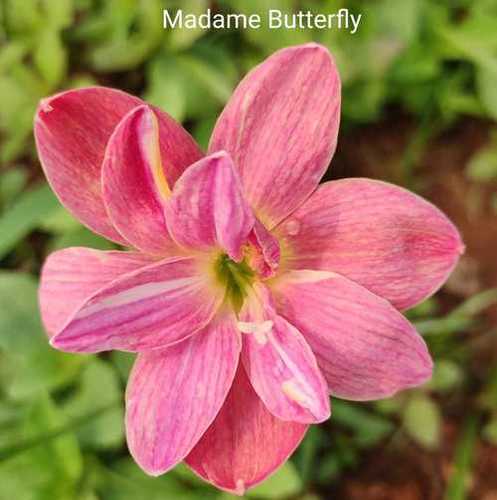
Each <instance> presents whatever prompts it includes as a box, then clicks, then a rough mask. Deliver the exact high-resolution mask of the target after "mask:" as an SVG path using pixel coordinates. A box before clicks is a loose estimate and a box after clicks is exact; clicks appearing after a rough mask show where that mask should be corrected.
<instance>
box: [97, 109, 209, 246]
mask: <svg viewBox="0 0 497 500" xmlns="http://www.w3.org/2000/svg"><path fill="white" fill-rule="evenodd" d="M200 157H201V152H200V150H199V149H198V148H197V146H196V145H195V143H194V142H193V139H192V138H191V137H190V136H189V135H188V134H187V133H186V131H185V130H183V128H181V126H179V125H178V124H177V123H176V122H175V121H174V120H173V119H172V118H170V117H169V116H168V115H166V114H164V113H161V112H159V111H157V110H155V111H153V110H152V109H151V108H150V107H148V106H140V107H138V108H135V109H134V110H132V111H131V112H130V113H128V114H127V115H126V116H125V117H124V118H123V119H122V120H121V122H120V123H119V125H118V126H117V127H116V129H115V130H114V133H113V134H112V136H111V138H110V140H109V142H108V145H107V150H106V153H105V159H104V163H103V167H102V182H103V194H104V201H105V204H106V206H107V209H108V212H109V215H110V218H111V220H112V222H113V223H114V225H115V227H116V228H117V229H118V230H119V232H120V233H121V234H122V235H124V236H125V237H126V239H127V240H128V241H129V242H130V243H132V245H133V246H135V247H136V248H139V249H140V250H143V251H145V252H149V253H152V254H154V253H155V254H157V253H163V252H164V251H166V252H167V251H169V250H170V248H171V246H174V243H173V242H172V240H171V238H170V236H169V233H168V230H167V227H166V222H165V218H164V208H163V204H164V203H165V202H166V200H167V199H168V197H169V196H170V188H172V186H173V184H174V182H175V181H176V179H177V178H178V176H179V175H180V174H181V173H182V172H183V170H184V169H185V168H186V167H187V166H188V165H190V164H192V163H194V162H195V161H197V160H198V159H199V158H200Z"/></svg>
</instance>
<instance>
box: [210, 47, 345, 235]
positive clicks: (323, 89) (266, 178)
mask: <svg viewBox="0 0 497 500" xmlns="http://www.w3.org/2000/svg"><path fill="white" fill-rule="evenodd" d="M339 120H340V79H339V76H338V72H337V69H336V67H335V64H334V62H333V60H332V58H331V56H330V53H329V52H328V50H327V49H326V48H324V47H323V46H321V45H317V44H314V43H311V44H307V45H301V46H296V47H290V48H287V49H283V50H280V51H278V52H276V53H275V54H273V55H272V56H271V57H269V58H268V59H267V60H266V61H265V62H263V63H262V64H261V65H259V66H257V67H256V68H255V69H254V70H252V71H251V72H250V73H249V74H248V75H247V76H246V77H245V78H244V79H243V81H242V82H241V83H240V85H239V86H238V88H237V89H236V90H235V93H234V94H233V96H232V97H231V100H230V101H229V102H228V104H227V106H226V108H225V109H224V111H223V113H222V114H221V116H220V118H219V120H218V122H217V124H216V126H215V129H214V132H213V135H212V139H211V143H210V146H209V151H210V152H214V151H218V150H222V149H223V150H226V151H228V153H230V155H231V156H232V158H233V161H234V163H235V165H236V166H237V167H238V168H239V170H240V177H241V179H242V184H243V187H244V193H245V195H246V197H247V199H248V201H249V203H250V204H251V205H252V207H253V208H254V210H255V212H256V214H257V217H258V218H259V219H260V220H261V221H262V222H263V223H264V224H265V226H266V227H267V228H268V229H271V228H272V227H273V226H275V225H276V224H277V223H278V222H279V221H281V220H282V219H283V218H284V217H285V216H287V215H288V214H289V213H291V212H292V211H293V210H294V209H295V208H296V207H297V206H298V205H299V204H300V203H301V202H303V201H304V200H305V199H306V198H307V197H308V196H309V195H310V194H311V193H312V191H314V189H315V188H316V186H317V185H318V182H319V180H320V179H321V177H322V176H323V174H324V172H325V171H326V168H327V167H328V164H329V162H330V160H331V157H332V155H333V153H334V151H335V147H336V141H337V134H338V124H339Z"/></svg>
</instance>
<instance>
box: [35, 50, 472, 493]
mask: <svg viewBox="0 0 497 500" xmlns="http://www.w3.org/2000/svg"><path fill="white" fill-rule="evenodd" d="M339 115H340V80H339V76H338V73H337V70H336V67H335V64H334V63H333V60H332V58H331V56H330V54H329V52H328V51H327V50H326V49H325V48H323V47H322V46H319V45H316V44H308V45H303V46H297V47H291V48H287V49H284V50H281V51H279V52H276V53H275V54H274V55H272V56H271V57H269V58H268V59H267V60H266V61H265V62H263V63H262V64H261V65H259V66H258V67H256V68H255V69H254V70H252V71H251V72H250V73H249V74H248V75H247V76H246V77H245V78H244V80H243V81H242V82H241V83H240V85H239V86H238V88H237V89H236V90H235V92H234V94H233V96H232V98H231V100H230V101H229V102H228V104H227V106H226V108H225V109H224V111H223V113H222V114H221V116H220V117H219V119H218V121H217V124H216V126H215V129H214V132H213V135H212V138H211V141H210V146H209V150H208V152H207V154H206V155H204V154H203V153H202V151H201V150H200V149H199V147H198V146H197V145H196V144H195V142H194V140H193V139H192V138H191V137H190V136H189V135H188V133H187V132H186V131H185V130H184V129H183V128H182V127H181V126H180V125H178V124H177V123H176V122H175V121H174V120H173V119H172V118H171V117H169V116H168V115H167V114H166V113H164V112H163V111H161V110H159V109H157V108H155V107H154V106H151V105H147V104H146V103H144V102H143V101H141V100H140V99H138V98H136V97H133V96H131V95H128V94H126V93H124V92H121V91H118V90H113V89H108V88H102V87H91V88H84V89H78V90H70V91H67V92H63V93H61V94H57V95H55V96H53V97H50V98H47V99H45V100H43V101H42V102H41V104H40V107H39V109H38V112H37V115H36V119H35V135H36V142H37V148H38V153H39V157H40V160H41V163H42V165H43V169H44V171H45V174H46V176H47V178H48V181H49V183H50V185H51V186H52V188H53V190H54V191H55V193H56V194H57V196H58V197H59V199H60V201H61V202H62V203H63V204H64V205H65V206H66V207H67V209H68V210H69V211H70V212H71V213H72V214H73V215H74V216H75V217H77V218H78V219H79V220H80V221H81V222H82V223H83V224H85V225H86V226H88V227H89V228H91V229H92V230H93V231H95V232H96V233H98V234H100V235H103V236H105V237H106V238H108V239H109V240H112V241H114V242H116V243H119V244H121V245H123V246H125V247H131V248H133V250H131V251H108V252H104V251H97V250H91V249H87V248H68V249H65V250H61V251H58V252H55V253H53V254H52V255H50V256H49V257H48V259H47V261H46V263H45V265H44V268H43V271H42V278H41V286H40V306H41V313H42V318H43V322H44V325H45V327H46V329H47V331H48V332H49V335H50V337H51V339H50V342H51V344H52V345H53V346H54V347H55V348H57V349H60V350H62V351H67V352H76V353H97V352H101V351H108V350H111V349H118V350H123V351H130V352H136V353H138V356H137V359H136V362H135V365H134V368H133V370H132V373H131V375H130V380H129V383H128V387H127V392H126V434H127V442H128V446H129V449H130V451H131V453H132V455H133V457H134V458H135V460H136V462H137V463H138V464H139V465H140V467H142V469H143V470H145V471H146V472H147V473H149V474H152V475H157V474H162V473H164V472H166V471H168V470H170V469H171V468H173V467H174V466H175V465H176V464H177V463H178V462H180V461H183V460H185V461H186V463H187V464H188V465H189V466H190V467H191V468H192V469H193V471H195V472H196V473H197V474H198V475H199V476H201V477H202V478H204V479H205V480H206V481H209V482H211V483H212V484H214V485H216V486H217V487H219V488H222V489H225V490H228V491H232V492H235V493H238V494H241V493H243V491H245V489H246V488H249V487H251V486H253V485H255V484H257V483H259V482H260V481H262V480H263V479H265V478H266V477H267V476H268V475H269V474H271V473H272V472H274V471H275V470H276V469H277V468H278V467H279V466H280V465H281V464H282V463H284V462H285V460H286V459H287V458H288V457H289V456H290V455H291V454H292V452H293V451H294V450H295V448H296V447H297V446H298V444H299V443H300V441H301V440H302V438H303V436H304V434H305V432H306V429H307V428H308V426H309V425H310V424H316V423H319V422H323V421H324V420H326V419H327V418H328V417H329V416H330V400H329V395H330V394H331V395H334V396H337V397H341V398H346V399H351V400H371V399H376V398H384V397H388V396H391V395H392V394H395V393H396V392H397V391H399V390H401V389H405V388H408V387H413V386H417V385H419V384H422V383H423V382H425V381H426V380H427V379H428V378H429V377H430V375H431V371H432V361H431V358H430V355H429V353H428V350H427V348H426V345H425V343H424V341H423V339H422V338H421V337H420V335H419V334H418V333H417V332H416V331H415V329H414V327H413V326H412V325H411V324H410V323H409V322H408V321H407V320H406V319H405V318H404V317H403V315H402V314H401V312H400V311H402V310H405V309H407V308H409V307H412V306H414V305H415V304H417V303H419V302H421V301H422V300H424V299H425V298H426V297H428V296H429V295H431V294H433V293H434V292H435V291H436V290H437V289H438V288H439V287H440V286H441V285H442V284H443V283H444V281H445V280H446V278H447V276H448V275H449V273H450V272H451V271H452V269H453V268H454V266H455V265H456V263H457V260H458V258H459V255H460V254H461V253H462V251H463V245H462V242H461V239H460V237H459V234H458V232H457V230H456V229H455V227H454V226H453V225H452V223H451V222H450V221H449V220H448V219H447V218H446V217H445V216H444V215H443V214H442V213H441V212H440V211H439V210H438V209H437V208H435V207H434V206H433V205H431V204H430V203H428V202H427V201H425V200H423V199H422V198H420V197H418V196H416V195H415V194H412V193H410V192H409V191H406V190H404V189H402V188H399V187H396V186H394V185H391V184H387V183H385V182H378V181H374V180H369V179H345V180H339V181H331V182H326V183H324V184H322V185H319V186H318V183H319V181H320V179H321V177H322V176H323V174H324V172H325V171H326V169H327V167H328V164H329V162H330V160H331V157H332V155H333V153H334V150H335V146H336V142H337V133H338V125H339Z"/></svg>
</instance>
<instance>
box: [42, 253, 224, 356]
mask: <svg viewBox="0 0 497 500" xmlns="http://www.w3.org/2000/svg"><path fill="white" fill-rule="evenodd" d="M199 265H200V264H199V263H198V262H197V261H196V260H195V259H192V258H183V259H176V260H166V261H161V262H158V263H156V264H152V265H149V266H147V267H145V268H143V269H140V270H138V271H136V272H133V273H130V274H127V275H125V276H124V277H123V278H121V279H119V280H115V281H113V282H112V283H111V284H110V285H109V286H107V287H104V288H102V289H100V290H99V291H98V292H97V293H96V294H95V295H93V296H92V297H91V298H90V299H88V300H87V301H86V302H85V303H84V304H83V306H82V307H81V308H80V309H79V310H78V311H77V312H76V314H74V316H73V317H72V318H71V320H70V321H69V322H68V323H67V324H66V325H65V327H64V328H63V329H62V331H61V332H60V333H58V334H57V335H56V336H55V337H53V338H52V341H51V343H52V345H53V346H54V347H56V348H57V349H60V350H62V351H69V352H99V351H108V350H111V349H120V350H123V351H147V350H152V349H156V348H160V347H165V346H166V345H169V344H172V343H175V342H178V341H180V340H183V339H185V338H187V337H189V336H190V335H192V334H194V333H195V332H196V331H197V330H199V329H200V328H202V327H204V326H205V325H206V324H207V323H208V322H209V321H210V320H211V318H212V317H213V316H214V314H215V312H216V310H217V308H218V306H219V305H220V303H221V301H222V299H223V295H224V291H222V290H221V289H218V288H216V287H215V286H214V284H212V283H210V282H209V278H208V277H206V276H205V275H204V274H202V273H201V270H200V269H199Z"/></svg>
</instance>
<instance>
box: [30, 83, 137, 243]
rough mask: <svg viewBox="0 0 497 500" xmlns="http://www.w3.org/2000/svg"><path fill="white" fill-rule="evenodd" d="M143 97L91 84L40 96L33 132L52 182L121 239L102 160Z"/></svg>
mask: <svg viewBox="0 0 497 500" xmlns="http://www.w3.org/2000/svg"><path fill="white" fill-rule="evenodd" d="M142 102H143V101H141V100H140V99H138V98H137V97H133V96H131V95H129V94H126V93H125V92H121V91H120V90H115V89H109V88H105V87H89V88H83V89H77V90H69V91H67V92H62V93H60V94H57V95H54V96H52V97H49V98H47V99H44V100H42V101H41V103H40V106H39V108H38V111H37V113H36V117H35V123H34V134H35V138H36V145H37V149H38V155H39V157H40V161H41V164H42V167H43V170H44V171H45V175H46V176H47V179H48V182H49V183H50V185H51V187H52V189H53V190H54V191H55V193H56V194H57V196H58V198H59V199H60V201H61V202H62V204H63V205H64V206H65V207H66V208H67V209H68V210H69V211H70V212H71V213H72V214H73V215H74V216H75V217H77V218H78V219H79V220H80V221H81V222H82V223H83V224H85V225H86V226H88V227H89V228H90V229H92V230H94V231H95V232H97V233H99V234H101V235H103V236H105V237H107V238H109V239H111V240H113V241H117V242H118V243H121V244H126V240H125V239H124V238H123V237H122V236H121V235H120V234H119V233H118V232H117V231H116V229H115V228H114V226H113V225H112V222H111V221H110V219H109V217H108V215H107V211H106V209H105V206H104V203H103V200H102V192H101V182H100V175H101V164H102V160H103V158H104V151H105V146H106V144H107V141H108V139H109V137H110V135H111V133H112V131H113V130H114V128H115V127H116V125H117V124H118V123H119V121H120V120H121V118H122V117H123V116H124V115H126V113H128V112H129V111H130V110H131V109H133V108H134V107H136V106H139V105H140V104H142Z"/></svg>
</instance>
